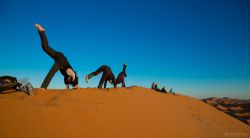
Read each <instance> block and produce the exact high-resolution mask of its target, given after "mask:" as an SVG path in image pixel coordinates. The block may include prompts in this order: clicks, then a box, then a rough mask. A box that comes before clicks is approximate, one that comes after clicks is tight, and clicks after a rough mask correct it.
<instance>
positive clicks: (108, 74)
mask: <svg viewBox="0 0 250 138" xmlns="http://www.w3.org/2000/svg"><path fill="white" fill-rule="evenodd" d="M102 72H103V74H102V78H101V80H100V82H99V84H98V88H102V86H103V83H104V88H106V86H107V81H109V82H110V83H111V84H113V85H114V88H116V82H115V75H114V74H113V73H112V70H111V68H110V67H109V66H107V65H103V66H101V67H99V68H98V69H97V70H96V71H94V72H92V73H90V74H89V75H87V76H86V78H85V79H86V82H88V81H89V80H90V79H91V78H92V77H93V76H97V75H98V74H100V73H102Z"/></svg>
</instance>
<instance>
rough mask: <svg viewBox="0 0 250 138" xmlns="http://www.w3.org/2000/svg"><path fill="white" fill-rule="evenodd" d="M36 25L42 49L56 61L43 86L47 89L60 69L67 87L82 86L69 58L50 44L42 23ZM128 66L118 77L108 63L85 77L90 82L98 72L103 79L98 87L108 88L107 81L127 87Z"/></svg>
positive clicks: (124, 67) (125, 65)
mask: <svg viewBox="0 0 250 138" xmlns="http://www.w3.org/2000/svg"><path fill="white" fill-rule="evenodd" d="M35 27H36V28H37V30H38V33H39V35H40V39H41V43H42V49H43V50H44V51H45V52H46V53H47V54H48V55H49V56H50V57H51V58H52V59H53V60H54V61H55V63H54V65H53V66H52V67H51V69H50V71H49V72H48V74H47V76H46V77H45V79H44V81H43V83H42V85H41V88H42V89H47V87H48V86H49V84H50V81H51V79H52V78H53V76H54V75H55V73H56V72H57V71H60V72H61V74H62V75H63V76H64V83H65V85H66V88H67V89H69V88H70V86H72V87H73V88H80V86H79V80H78V76H77V74H76V72H75V71H74V69H73V68H72V66H71V65H70V63H69V61H68V60H67V58H66V57H65V56H64V55H63V53H61V52H58V51H55V50H54V49H53V48H51V47H50V46H49V43H48V40H47V37H46V34H45V29H44V28H43V27H42V26H41V25H40V24H35ZM126 67H127V64H124V65H123V70H122V72H121V73H120V74H119V75H118V77H117V78H115V75H114V74H113V72H112V70H111V68H110V67H109V66H107V65H103V66H101V67H99V68H98V69H97V70H96V71H94V72H92V73H90V74H89V75H87V76H86V77H85V79H86V82H88V81H89V80H90V79H91V78H92V77H93V76H97V75H98V74H100V73H102V77H101V80H100V82H99V84H98V88H103V85H104V88H106V86H107V82H109V83H111V84H112V85H113V86H114V88H116V86H117V84H120V83H122V87H126V85H125V81H124V79H125V77H126V76H127V74H126Z"/></svg>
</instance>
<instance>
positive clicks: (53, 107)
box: [0, 87, 250, 138]
mask: <svg viewBox="0 0 250 138" xmlns="http://www.w3.org/2000/svg"><path fill="white" fill-rule="evenodd" d="M33 92H34V96H27V95H25V94H23V93H7V94H1V95H0V110H1V114H0V122H1V125H0V127H1V128H0V137H126V138H128V137H149V138H151V137H152V138H156V137H157V138H159V137H171V138H188V137H192V138H211V137H213V138H221V137H228V136H230V137H239V136H241V137H249V136H250V128H249V126H247V125H246V124H244V123H242V122H240V121H238V120H236V119H235V118H232V117H231V116H229V115H227V114H225V113H223V112H221V111H219V110H217V109H215V108H214V107H212V106H210V105H208V104H206V103H204V102H202V101H200V100H198V99H194V98H191V97H188V96H183V95H177V96H175V95H172V94H162V93H157V92H155V91H154V90H151V89H147V88H143V87H129V88H117V89H113V88H111V89H97V88H85V89H79V90H45V91H44V90H40V89H34V90H33Z"/></svg>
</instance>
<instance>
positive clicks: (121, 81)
mask: <svg viewBox="0 0 250 138" xmlns="http://www.w3.org/2000/svg"><path fill="white" fill-rule="evenodd" d="M126 68H127V64H126V63H125V64H123V69H122V72H121V73H120V74H119V75H118V77H117V78H116V85H117V84H120V83H122V87H126V85H125V81H124V78H125V77H127V73H126Z"/></svg>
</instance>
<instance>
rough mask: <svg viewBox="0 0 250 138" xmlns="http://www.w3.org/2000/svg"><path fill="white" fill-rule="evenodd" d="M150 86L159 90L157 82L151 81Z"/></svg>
mask: <svg viewBox="0 0 250 138" xmlns="http://www.w3.org/2000/svg"><path fill="white" fill-rule="evenodd" d="M151 88H152V89H154V90H156V91H158V92H160V91H161V90H160V89H159V88H158V84H157V83H155V82H153V83H152V85H151Z"/></svg>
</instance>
